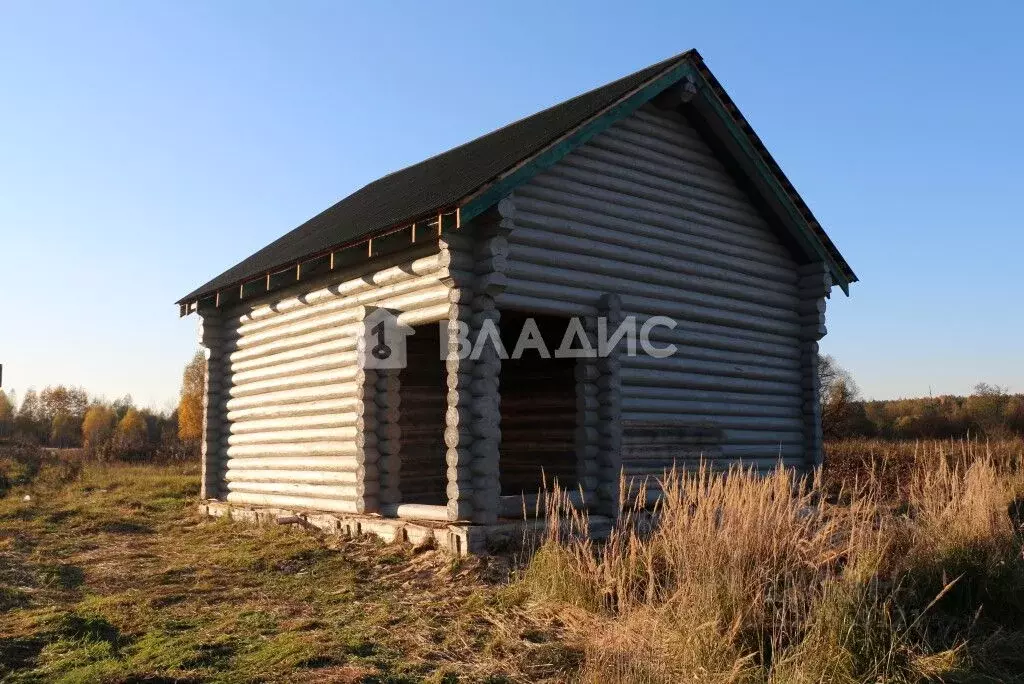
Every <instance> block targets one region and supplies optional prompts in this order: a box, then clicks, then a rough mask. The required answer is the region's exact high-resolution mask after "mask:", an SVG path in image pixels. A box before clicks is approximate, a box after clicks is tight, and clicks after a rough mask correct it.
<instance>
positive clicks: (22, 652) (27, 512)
mask: <svg viewBox="0 0 1024 684" xmlns="http://www.w3.org/2000/svg"><path fill="white" fill-rule="evenodd" d="M831 453H833V454H834V455H835V458H834V460H833V462H832V463H831V464H830V466H829V468H828V469H827V471H826V478H825V481H824V482H817V483H812V484H810V485H809V486H805V487H799V486H795V485H796V483H795V482H794V481H793V480H792V478H791V476H789V475H786V474H779V475H776V476H775V477H772V478H767V479H764V478H756V477H751V476H749V475H746V474H743V473H733V474H732V476H731V477H729V478H723V477H721V476H719V475H716V474H712V473H709V472H694V473H689V474H687V475H686V476H684V477H682V478H681V479H679V480H678V484H676V485H674V486H672V487H670V488H669V489H668V492H667V494H668V496H667V502H668V503H667V504H666V505H665V507H664V508H663V509H662V510H661V511H660V525H659V526H658V527H657V528H656V529H652V528H651V526H650V525H648V524H646V523H647V520H646V519H641V516H639V515H637V520H636V522H638V523H640V524H639V525H638V526H636V527H626V526H624V527H623V528H622V529H621V530H619V531H618V532H617V533H616V535H615V536H614V537H613V538H612V540H611V541H610V542H609V543H608V544H605V545H602V546H600V547H595V546H593V545H590V544H587V543H584V542H580V541H578V540H573V539H571V538H568V537H566V535H564V534H561V533H559V532H557V531H556V530H555V529H554V528H552V531H551V534H550V536H549V538H548V539H547V540H546V542H545V543H544V544H543V545H542V546H541V548H540V550H539V552H538V553H537V554H536V555H535V556H534V557H533V559H532V560H531V561H530V562H529V563H528V564H527V565H525V566H522V567H510V562H509V560H508V559H503V558H493V559H488V560H466V561H461V562H460V561H455V560H453V559H452V558H450V557H447V556H445V555H443V554H440V553H438V552H435V551H433V550H429V549H417V550H414V549H410V548H406V547H400V546H388V545H384V544H381V543H380V542H376V541H374V540H372V539H357V540H345V539H339V538H335V537H329V536H319V535H315V534H311V533H309V532H306V531H302V530H293V529H291V528H284V527H279V526H272V527H263V528H255V527H251V526H248V525H244V524H234V523H230V522H225V521H215V520H208V519H203V518H201V517H199V516H198V515H197V514H196V512H195V506H194V504H195V501H196V498H197V494H198V485H197V483H198V472H197V469H196V468H195V467H193V466H158V465H125V464H111V465H103V464H97V463H83V462H81V461H79V460H78V459H77V458H74V457H69V456H66V455H62V456H57V455H48V456H45V457H44V458H43V459H42V462H41V463H39V462H38V461H37V460H36V459H35V458H34V457H33V456H32V455H30V454H28V453H22V454H17V453H11V454H8V455H7V456H5V457H0V473H3V476H2V477H0V492H4V493H5V495H3V496H0V680H2V681H11V682H28V681H41V682H51V681H69V682H71V681H81V682H93V681H108V682H141V681H147V682H172V681H177V682H187V681H226V682H228V681H229V682H235V681H318V682H413V681H430V682H447V681H451V682H454V681H491V682H503V681H512V682H532V681H574V680H575V681H588V682H612V681H627V682H676V681H691V682H730V681H734V682H766V683H767V682H772V683H775V682H778V683H781V682H791V681H795V682H877V681H962V682H1002V681H1024V677H1022V676H1021V675H1020V674H1018V673H1021V672H1024V559H1022V557H1021V549H1022V543H1021V534H1020V527H1019V523H1020V517H1019V515H1018V514H1019V513H1021V512H1022V511H1018V510H1017V508H1016V507H1015V506H1016V503H1015V502H1017V501H1018V497H1019V496H1020V495H1021V494H1022V493H1024V487H1022V483H1024V477H1022V476H1021V469H1020V461H1021V459H1022V457H1024V449H1022V447H1021V444H1020V442H1004V443H998V444H993V445H978V444H974V445H963V444H955V443H945V444H942V443H933V444H919V445H914V444H895V445H893V444H884V443H877V442H876V443H866V442H865V443H853V444H840V445H832V448H831ZM26 497H27V498H26Z"/></svg>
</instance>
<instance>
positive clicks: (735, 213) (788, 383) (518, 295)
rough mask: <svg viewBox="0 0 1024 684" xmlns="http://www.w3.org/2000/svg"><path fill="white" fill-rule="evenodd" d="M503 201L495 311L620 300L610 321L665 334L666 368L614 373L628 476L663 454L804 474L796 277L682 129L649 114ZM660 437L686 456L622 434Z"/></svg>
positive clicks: (639, 360)
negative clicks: (668, 326)
mask: <svg viewBox="0 0 1024 684" xmlns="http://www.w3.org/2000/svg"><path fill="white" fill-rule="evenodd" d="M513 200H514V203H515V219H514V220H515V228H514V230H513V231H512V233H511V235H510V236H509V244H510V254H509V259H508V266H507V276H508V286H507V288H506V290H505V291H504V293H503V294H502V295H500V296H499V297H498V298H497V304H498V306H499V307H504V308H514V309H523V310H534V311H545V312H550V313H559V314H563V315H581V316H593V315H596V314H597V313H598V309H597V307H598V301H599V299H600V297H601V295H602V294H604V293H617V294H618V295H620V296H621V303H622V306H621V308H622V312H621V313H622V315H623V316H629V315H636V316H638V319H639V320H640V321H643V320H645V319H646V318H648V317H649V316H652V315H664V316H670V317H672V318H674V319H676V320H677V321H678V326H677V327H676V329H675V330H672V331H666V330H665V329H664V328H660V329H659V331H660V334H658V335H657V336H656V337H655V340H656V341H657V342H658V343H659V344H664V343H668V342H671V343H674V344H675V345H677V347H678V350H677V352H676V354H675V355H674V356H672V357H669V358H666V359H655V358H650V357H646V356H643V355H639V356H636V357H632V358H630V357H625V356H623V357H622V358H621V368H620V369H619V371H618V372H619V377H620V381H621V387H622V398H621V414H622V419H623V421H624V425H625V428H624V431H623V433H624V434H623V444H622V455H623V459H624V465H625V466H626V469H627V472H631V473H633V474H637V475H639V474H644V473H659V472H660V471H661V468H662V467H664V466H665V465H668V464H670V463H671V456H670V455H668V454H675V455H682V454H685V455H688V456H692V457H694V458H697V457H699V456H701V455H702V456H704V457H705V458H711V459H715V460H716V461H717V462H718V464H727V463H728V462H730V461H732V460H734V459H739V458H742V459H744V460H745V461H746V462H749V463H751V464H753V465H756V466H758V467H762V468H767V467H770V466H772V465H774V464H775V463H776V462H777V460H778V458H779V457H780V455H781V456H782V457H784V458H785V462H786V463H787V464H791V465H805V464H806V463H807V462H808V460H809V461H811V462H813V458H814V457H813V455H810V458H808V453H807V452H805V446H807V445H805V438H804V437H805V433H807V434H810V436H811V440H809V441H808V444H813V434H811V433H812V432H813V428H811V427H809V422H808V418H807V417H806V415H805V399H806V396H805V387H804V385H805V384H806V383H805V382H804V379H805V377H806V376H807V368H808V367H809V365H808V363H807V358H808V357H807V354H806V352H807V349H808V347H807V343H806V339H805V338H806V333H805V331H804V329H803V328H802V326H801V319H800V311H801V307H800V300H801V295H802V293H801V291H800V290H799V287H798V285H799V279H800V275H798V266H797V263H796V262H795V261H794V258H793V256H792V255H791V254H790V253H789V251H788V249H787V248H786V247H785V246H783V244H782V243H781V242H780V240H779V239H778V238H777V236H776V235H775V234H774V233H773V231H772V229H771V228H770V227H769V225H768V224H767V223H766V221H765V220H764V219H763V217H762V216H761V215H759V213H758V211H757V209H755V207H754V206H753V205H752V204H751V202H750V201H749V199H748V198H747V197H746V196H745V195H744V193H743V192H742V191H741V190H740V189H739V188H738V187H737V185H736V183H735V182H734V181H733V180H732V178H731V177H730V176H729V174H728V173H727V172H726V170H725V168H724V167H723V165H722V164H721V163H720V162H719V161H718V160H717V159H716V158H715V157H714V155H713V153H712V152H711V150H710V149H709V148H708V146H707V145H706V144H705V143H704V142H703V141H702V140H701V138H700V137H699V135H698V134H697V132H696V131H695V130H694V129H693V128H692V127H691V126H690V125H689V124H687V123H686V122H685V120H684V119H683V118H682V117H681V116H679V115H678V114H675V113H672V114H669V113H667V112H664V111H660V110H657V109H654V108H652V107H650V106H647V107H645V108H643V109H641V110H640V111H638V112H637V113H635V114H634V115H632V116H631V117H629V118H627V119H626V120H623V121H621V122H619V123H618V124H616V125H615V126H613V127H612V128H611V129H609V130H608V131H606V132H604V133H603V134H601V135H600V136H598V137H597V138H595V139H594V140H592V141H590V142H589V143H587V144H586V145H584V146H582V147H581V148H579V149H577V150H576V151H574V152H572V153H571V154H570V155H568V156H567V157H566V158H565V159H563V160H562V161H561V162H559V163H558V164H557V165H555V166H554V167H552V168H551V169H549V170H547V171H545V172H544V173H542V174H541V175H539V176H537V177H536V178H534V179H533V180H531V181H530V182H529V183H528V184H526V185H525V186H523V187H521V188H518V189H517V190H516V191H515V193H514V197H513ZM668 423H671V424H675V425H680V426H684V428H685V429H683V430H681V431H678V432H677V433H676V435H675V436H674V437H672V438H668V437H665V439H668V440H669V441H672V440H676V441H677V442H678V440H680V439H681V440H682V441H683V442H686V443H687V444H688V446H687V447H686V448H685V449H679V448H670V449H668V450H665V451H664V452H662V453H661V455H658V453H659V452H657V451H656V450H655V449H653V444H652V435H656V434H657V432H658V431H653V432H652V431H651V430H644V429H643V426H642V425H640V426H639V429H636V427H637V426H636V425H634V424H648V425H650V424H668ZM631 425H633V427H631ZM666 434H667V433H666ZM680 435H682V437H680ZM653 441H657V438H656V437H653ZM649 447H652V448H649Z"/></svg>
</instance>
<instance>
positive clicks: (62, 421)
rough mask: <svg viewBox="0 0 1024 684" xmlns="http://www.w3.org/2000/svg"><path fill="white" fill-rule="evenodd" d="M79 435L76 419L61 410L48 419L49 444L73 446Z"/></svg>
mask: <svg viewBox="0 0 1024 684" xmlns="http://www.w3.org/2000/svg"><path fill="white" fill-rule="evenodd" d="M80 436H81V427H80V426H79V422H78V419H77V418H75V417H74V416H72V415H70V414H68V413H64V412H63V411H61V412H60V413H58V414H57V415H55V416H54V417H53V420H51V421H50V446H55V447H61V448H67V447H72V446H75V445H76V444H77V443H78V441H79V438H80Z"/></svg>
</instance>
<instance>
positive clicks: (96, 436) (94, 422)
mask: <svg viewBox="0 0 1024 684" xmlns="http://www.w3.org/2000/svg"><path fill="white" fill-rule="evenodd" d="M115 424H116V417H115V416H114V412H113V411H112V410H111V409H110V407H108V406H104V405H103V404H93V405H92V406H90V407H89V410H88V411H86V412H85V419H84V420H83V421H82V444H83V445H84V446H85V448H87V449H89V450H90V451H92V452H93V453H97V454H102V453H103V451H104V449H105V447H106V446H107V445H108V444H109V442H110V439H111V437H113V435H114V426H115Z"/></svg>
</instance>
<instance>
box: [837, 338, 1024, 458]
mask: <svg viewBox="0 0 1024 684" xmlns="http://www.w3.org/2000/svg"><path fill="white" fill-rule="evenodd" d="M818 379H819V383H820V387H821V395H820V399H821V416H822V430H823V432H824V434H825V438H826V439H844V438H847V437H881V438H886V439H948V438H958V437H964V436H968V435H972V436H978V437H988V438H993V439H994V438H1003V437H1012V436H1014V435H1016V436H1024V394H1011V393H1010V392H1009V390H1008V389H1007V388H1005V387H1001V386H999V385H990V384H988V383H984V382H982V383H978V384H977V385H975V387H974V391H973V392H972V393H971V394H970V395H968V396H955V395H943V396H939V397H920V398H915V399H891V400H871V401H865V400H864V399H862V398H861V396H860V390H859V389H858V387H857V383H856V382H855V381H854V379H853V377H852V376H851V375H850V373H849V372H848V371H846V370H845V369H843V368H842V367H841V366H840V365H839V364H838V363H836V361H835V359H833V358H832V357H831V356H827V355H823V356H821V357H819V359H818Z"/></svg>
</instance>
